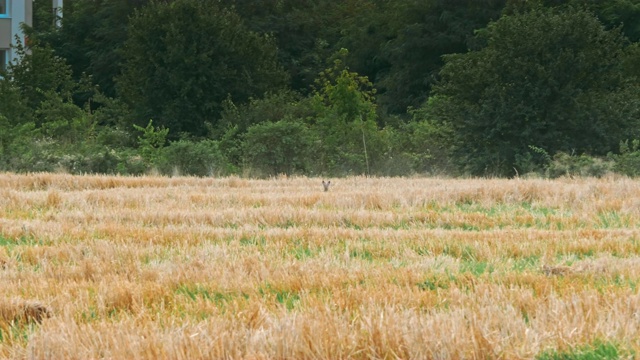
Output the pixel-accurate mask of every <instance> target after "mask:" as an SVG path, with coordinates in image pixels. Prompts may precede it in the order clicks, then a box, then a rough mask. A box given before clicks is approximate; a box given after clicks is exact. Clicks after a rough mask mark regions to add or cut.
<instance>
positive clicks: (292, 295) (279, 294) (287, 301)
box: [258, 283, 300, 310]
mask: <svg viewBox="0 0 640 360" xmlns="http://www.w3.org/2000/svg"><path fill="white" fill-rule="evenodd" d="M258 293H259V294H260V295H261V296H262V297H273V298H274V299H275V301H276V302H278V303H279V304H282V305H283V306H284V307H285V308H286V309H287V310H293V309H294V308H295V307H296V306H297V305H298V303H299V302H300V294H298V293H297V292H295V291H290V290H285V289H277V288H275V287H273V286H272V285H271V284H269V283H267V284H265V285H264V286H260V287H259V288H258Z"/></svg>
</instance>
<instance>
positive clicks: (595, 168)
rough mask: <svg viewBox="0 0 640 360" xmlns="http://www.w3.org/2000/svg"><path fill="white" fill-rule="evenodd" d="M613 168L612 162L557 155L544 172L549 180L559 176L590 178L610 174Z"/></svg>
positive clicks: (586, 156)
mask: <svg viewBox="0 0 640 360" xmlns="http://www.w3.org/2000/svg"><path fill="white" fill-rule="evenodd" d="M613 168H614V163H613V161H610V160H603V159H600V158H595V157H591V156H588V155H580V156H575V155H569V154H567V153H563V152H560V153H557V154H556V155H554V157H553V160H552V161H551V163H550V164H549V165H548V167H547V169H546V172H547V176H549V177H550V178H557V177H561V176H591V177H602V176H604V175H606V174H608V173H611V172H612V171H613Z"/></svg>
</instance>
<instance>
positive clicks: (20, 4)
mask: <svg viewBox="0 0 640 360" xmlns="http://www.w3.org/2000/svg"><path fill="white" fill-rule="evenodd" d="M33 1H45V0H0V67H1V68H4V67H6V65H7V64H8V63H9V62H10V61H15V60H16V54H15V52H14V50H13V49H12V45H14V43H15V38H16V36H18V37H19V38H20V39H21V41H22V43H23V44H24V43H25V42H26V41H25V37H24V34H23V33H22V30H21V29H20V27H21V25H22V24H27V25H29V26H32V25H33ZM52 1H53V2H52V5H53V11H54V12H55V13H56V15H58V16H59V17H60V16H62V5H63V1H64V0H52ZM58 25H60V24H58Z"/></svg>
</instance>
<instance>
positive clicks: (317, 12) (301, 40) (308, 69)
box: [222, 0, 375, 94]
mask: <svg viewBox="0 0 640 360" xmlns="http://www.w3.org/2000/svg"><path fill="white" fill-rule="evenodd" d="M222 2H223V3H225V4H229V5H233V6H234V7H235V9H237V12H238V14H239V15H240V16H241V17H242V18H243V19H244V20H245V24H246V25H247V26H248V27H249V28H250V29H251V30H253V31H256V32H258V33H262V34H270V35H272V36H273V38H274V41H275V42H276V44H277V46H278V49H279V51H278V59H279V61H280V63H281V64H282V65H283V66H284V68H285V70H286V71H287V73H288V74H289V75H290V82H289V86H290V88H291V89H292V90H295V91H298V92H301V93H303V94H308V93H309V92H310V90H311V89H310V87H311V85H312V84H313V82H314V80H315V79H316V77H317V76H318V73H319V72H321V71H322V70H324V68H325V67H326V66H327V59H329V58H330V57H331V56H332V55H333V54H334V53H335V52H336V51H337V50H339V49H340V47H341V45H340V41H341V39H342V38H343V37H344V36H345V34H346V33H347V32H348V31H352V30H351V29H353V25H354V24H355V23H357V22H360V21H361V20H360V19H365V18H367V17H368V14H370V13H371V11H370V10H371V9H373V8H374V5H373V3H374V2H375V0H342V1H333V0H265V1H255V0H222ZM361 45H363V46H364V45H365V44H361Z"/></svg>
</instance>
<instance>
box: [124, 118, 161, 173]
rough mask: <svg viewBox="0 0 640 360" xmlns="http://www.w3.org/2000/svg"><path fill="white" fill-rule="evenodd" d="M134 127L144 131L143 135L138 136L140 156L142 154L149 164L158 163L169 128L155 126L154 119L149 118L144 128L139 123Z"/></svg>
mask: <svg viewBox="0 0 640 360" xmlns="http://www.w3.org/2000/svg"><path fill="white" fill-rule="evenodd" d="M133 127H134V128H135V129H136V130H138V131H141V132H142V135H140V136H138V146H139V151H140V156H142V158H143V159H144V161H145V163H146V164H147V166H153V165H157V162H158V159H159V157H160V151H161V150H162V148H163V147H164V145H165V143H166V142H167V135H168V134H169V129H166V128H163V127H158V128H156V127H154V126H153V120H149V123H148V124H147V126H146V127H144V128H143V127H140V126H138V125H133Z"/></svg>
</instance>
